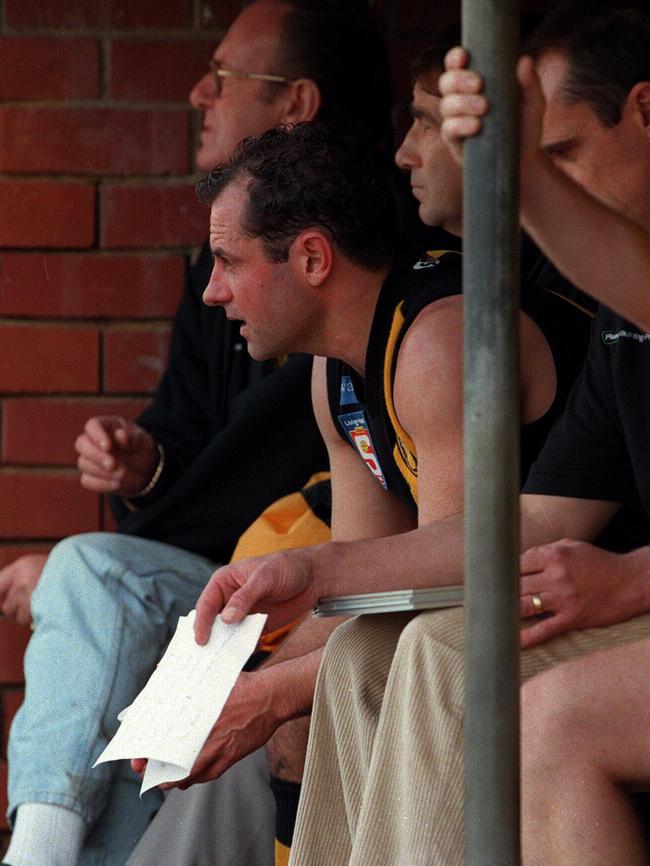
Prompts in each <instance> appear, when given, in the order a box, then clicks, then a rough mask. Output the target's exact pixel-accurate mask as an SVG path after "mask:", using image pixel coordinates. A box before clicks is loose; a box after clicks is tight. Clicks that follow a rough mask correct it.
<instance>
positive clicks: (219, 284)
mask: <svg viewBox="0 0 650 866" xmlns="http://www.w3.org/2000/svg"><path fill="white" fill-rule="evenodd" d="M218 266H219V262H218V261H216V262H215V263H214V266H213V268H212V273H211V274H210V279H209V281H208V284H207V286H206V287H205V289H204V290H203V303H204V304H207V306H208V307H220V306H224V305H225V304H227V303H229V302H230V301H231V300H232V293H231V292H230V291H229V290H228V289H227V288H226V286H225V284H224V281H223V279H222V278H221V276H220V274H219V267H218Z"/></svg>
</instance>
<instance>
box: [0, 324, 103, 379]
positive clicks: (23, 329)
mask: <svg viewBox="0 0 650 866" xmlns="http://www.w3.org/2000/svg"><path fill="white" fill-rule="evenodd" d="M98 370H99V351H98V339H97V331H96V329H95V328H88V327H65V328H64V327H59V328H57V327H49V326H42V325H41V326H39V325H24V324H22V323H14V324H5V325H0V392H1V391H5V392H7V393H10V394H15V393H18V392H21V391H32V392H35V393H39V394H45V393H54V392H58V391H72V392H81V393H87V392H93V391H96V390H97V388H98V385H99V372H98Z"/></svg>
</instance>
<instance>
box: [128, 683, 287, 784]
mask: <svg viewBox="0 0 650 866" xmlns="http://www.w3.org/2000/svg"><path fill="white" fill-rule="evenodd" d="M275 671H277V668H269V669H268V670H261V671H253V672H251V673H245V672H244V673H241V674H240V675H239V678H238V680H237V682H236V683H235V686H234V688H233V690H232V692H231V693H230V696H229V698H228V700H227V701H226V705H225V707H224V708H223V711H222V713H221V715H220V716H219V719H218V720H217V722H216V724H215V725H214V727H213V728H212V730H211V731H210V733H209V735H208V738H207V740H206V741H205V745H204V746H203V748H202V749H201V752H200V753H199V756H198V758H197V759H196V761H195V763H194V766H193V767H192V772H191V773H190V775H189V776H188V777H187V778H185V779H183V780H182V781H180V782H172V783H169V784H167V785H161V786H160V787H161V788H163V789H168V788H182V789H183V790H184V789H185V788H189V787H190V785H196V784H197V783H199V782H209V781H211V780H212V779H217V778H218V777H219V776H221V774H222V773H225V772H226V770H227V769H228V768H229V767H231V766H232V765H233V764H235V763H236V762H237V761H239V760H240V759H241V758H244V757H245V756H246V755H248V754H250V753H251V752H254V751H255V749H259V748H261V747H262V746H263V745H264V744H265V743H266V742H267V740H268V739H269V737H270V736H271V734H272V733H273V732H274V731H275V729H276V728H277V727H278V726H279V725H280V724H282V722H283V721H285V719H284V718H283V715H282V714H283V709H284V705H283V703H282V702H281V701H279V700H278V696H277V694H275V690H274V689H273V687H272V684H273V682H274V681H275V680H276V676H275ZM146 763H147V762H146V761H145V760H143V759H141V758H138V759H134V760H132V761H131V766H132V767H133V769H134V770H135V772H136V773H142V772H144V769H145V766H146Z"/></svg>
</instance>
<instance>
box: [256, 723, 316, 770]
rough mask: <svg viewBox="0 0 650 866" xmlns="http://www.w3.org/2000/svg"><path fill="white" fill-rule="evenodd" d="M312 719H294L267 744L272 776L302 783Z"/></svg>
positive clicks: (284, 725) (280, 728)
mask: <svg viewBox="0 0 650 866" xmlns="http://www.w3.org/2000/svg"><path fill="white" fill-rule="evenodd" d="M309 722H310V717H309V716H305V717H303V718H299V719H292V720H291V721H289V722H285V723H284V724H283V725H280V727H279V728H278V729H277V731H276V732H275V733H274V734H273V736H272V737H271V739H270V740H269V741H268V743H267V744H266V756H267V759H268V762H269V770H270V771H271V775H272V776H275V778H277V779H284V780H286V781H288V782H300V781H301V780H302V774H303V771H304V769H305V756H306V754H307V741H308V739H309Z"/></svg>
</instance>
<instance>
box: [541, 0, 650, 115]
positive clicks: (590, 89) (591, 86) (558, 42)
mask: <svg viewBox="0 0 650 866" xmlns="http://www.w3.org/2000/svg"><path fill="white" fill-rule="evenodd" d="M527 50H528V52H529V53H530V54H532V55H533V56H534V57H535V58H539V57H540V56H541V55H543V54H548V53H551V52H557V53H558V54H561V55H564V56H565V57H566V58H567V61H568V73H567V78H566V82H565V85H564V96H565V98H566V99H567V100H568V101H569V102H583V101H584V102H587V103H588V104H589V105H590V107H591V108H592V109H593V111H594V113H595V114H596V116H597V117H598V119H599V120H600V121H601V123H603V124H604V125H605V126H615V125H616V124H617V123H618V122H619V121H620V119H621V111H622V108H623V104H624V102H625V100H626V98H627V96H628V94H629V92H630V90H631V89H632V88H633V87H634V85H635V84H637V83H638V82H639V81H650V7H649V5H648V0H564V2H562V3H560V4H559V5H558V6H557V7H555V8H554V9H553V11H552V12H551V13H550V14H549V15H548V16H547V17H546V18H544V20H543V21H542V23H541V24H540V25H539V27H538V28H537V30H536V31H535V32H534V33H533V36H532V37H531V39H530V42H529V44H528V46H527Z"/></svg>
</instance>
